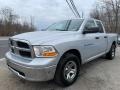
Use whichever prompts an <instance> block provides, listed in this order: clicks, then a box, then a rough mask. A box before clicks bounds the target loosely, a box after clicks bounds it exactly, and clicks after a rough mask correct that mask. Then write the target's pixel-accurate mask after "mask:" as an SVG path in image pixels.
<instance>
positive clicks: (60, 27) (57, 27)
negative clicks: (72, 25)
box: [47, 20, 69, 31]
mask: <svg viewBox="0 0 120 90" xmlns="http://www.w3.org/2000/svg"><path fill="white" fill-rule="evenodd" d="M68 23H69V20H65V21H60V22H58V23H54V24H52V25H51V26H49V27H48V28H47V30H48V31H66V29H67V26H68Z"/></svg>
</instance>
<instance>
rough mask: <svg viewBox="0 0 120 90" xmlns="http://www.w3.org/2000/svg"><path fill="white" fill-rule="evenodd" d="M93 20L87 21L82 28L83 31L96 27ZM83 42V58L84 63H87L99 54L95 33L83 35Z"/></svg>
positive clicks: (97, 37)
mask: <svg viewBox="0 0 120 90" xmlns="http://www.w3.org/2000/svg"><path fill="white" fill-rule="evenodd" d="M96 26H97V25H96V24H95V21H94V20H88V21H87V22H86V24H85V26H84V30H86V29H87V28H93V27H96ZM83 42H84V58H85V62H87V61H89V60H90V59H91V58H92V57H94V56H96V55H98V54H99V36H98V34H97V33H95V32H93V33H86V34H83Z"/></svg>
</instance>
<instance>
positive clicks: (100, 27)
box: [96, 21, 104, 33]
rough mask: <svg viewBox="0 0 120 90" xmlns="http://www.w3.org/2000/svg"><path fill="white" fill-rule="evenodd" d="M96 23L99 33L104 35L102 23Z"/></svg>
mask: <svg viewBox="0 0 120 90" xmlns="http://www.w3.org/2000/svg"><path fill="white" fill-rule="evenodd" d="M96 23H97V26H98V27H99V31H100V33H104V30H103V26H102V23H101V22H100V21H96Z"/></svg>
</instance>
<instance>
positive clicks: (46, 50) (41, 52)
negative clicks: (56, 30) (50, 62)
mask: <svg viewBox="0 0 120 90" xmlns="http://www.w3.org/2000/svg"><path fill="white" fill-rule="evenodd" d="M34 52H35V56H36V57H55V56H57V55H58V53H57V51H56V50H55V48H54V47H53V46H34Z"/></svg>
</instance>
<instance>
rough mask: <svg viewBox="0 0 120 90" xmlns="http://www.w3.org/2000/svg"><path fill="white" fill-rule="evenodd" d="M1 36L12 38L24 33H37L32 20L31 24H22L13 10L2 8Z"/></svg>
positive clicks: (0, 11)
mask: <svg viewBox="0 0 120 90" xmlns="http://www.w3.org/2000/svg"><path fill="white" fill-rule="evenodd" d="M0 16H1V18H0V35H1V36H11V35H15V34H19V33H23V32H30V31H35V30H36V28H35V27H34V23H33V20H32V18H30V19H31V22H30V23H28V22H25V23H20V22H19V20H18V19H19V18H20V17H19V16H18V15H16V14H15V13H14V12H13V10H12V9H11V8H8V7H7V8H2V9H1V10H0Z"/></svg>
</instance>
